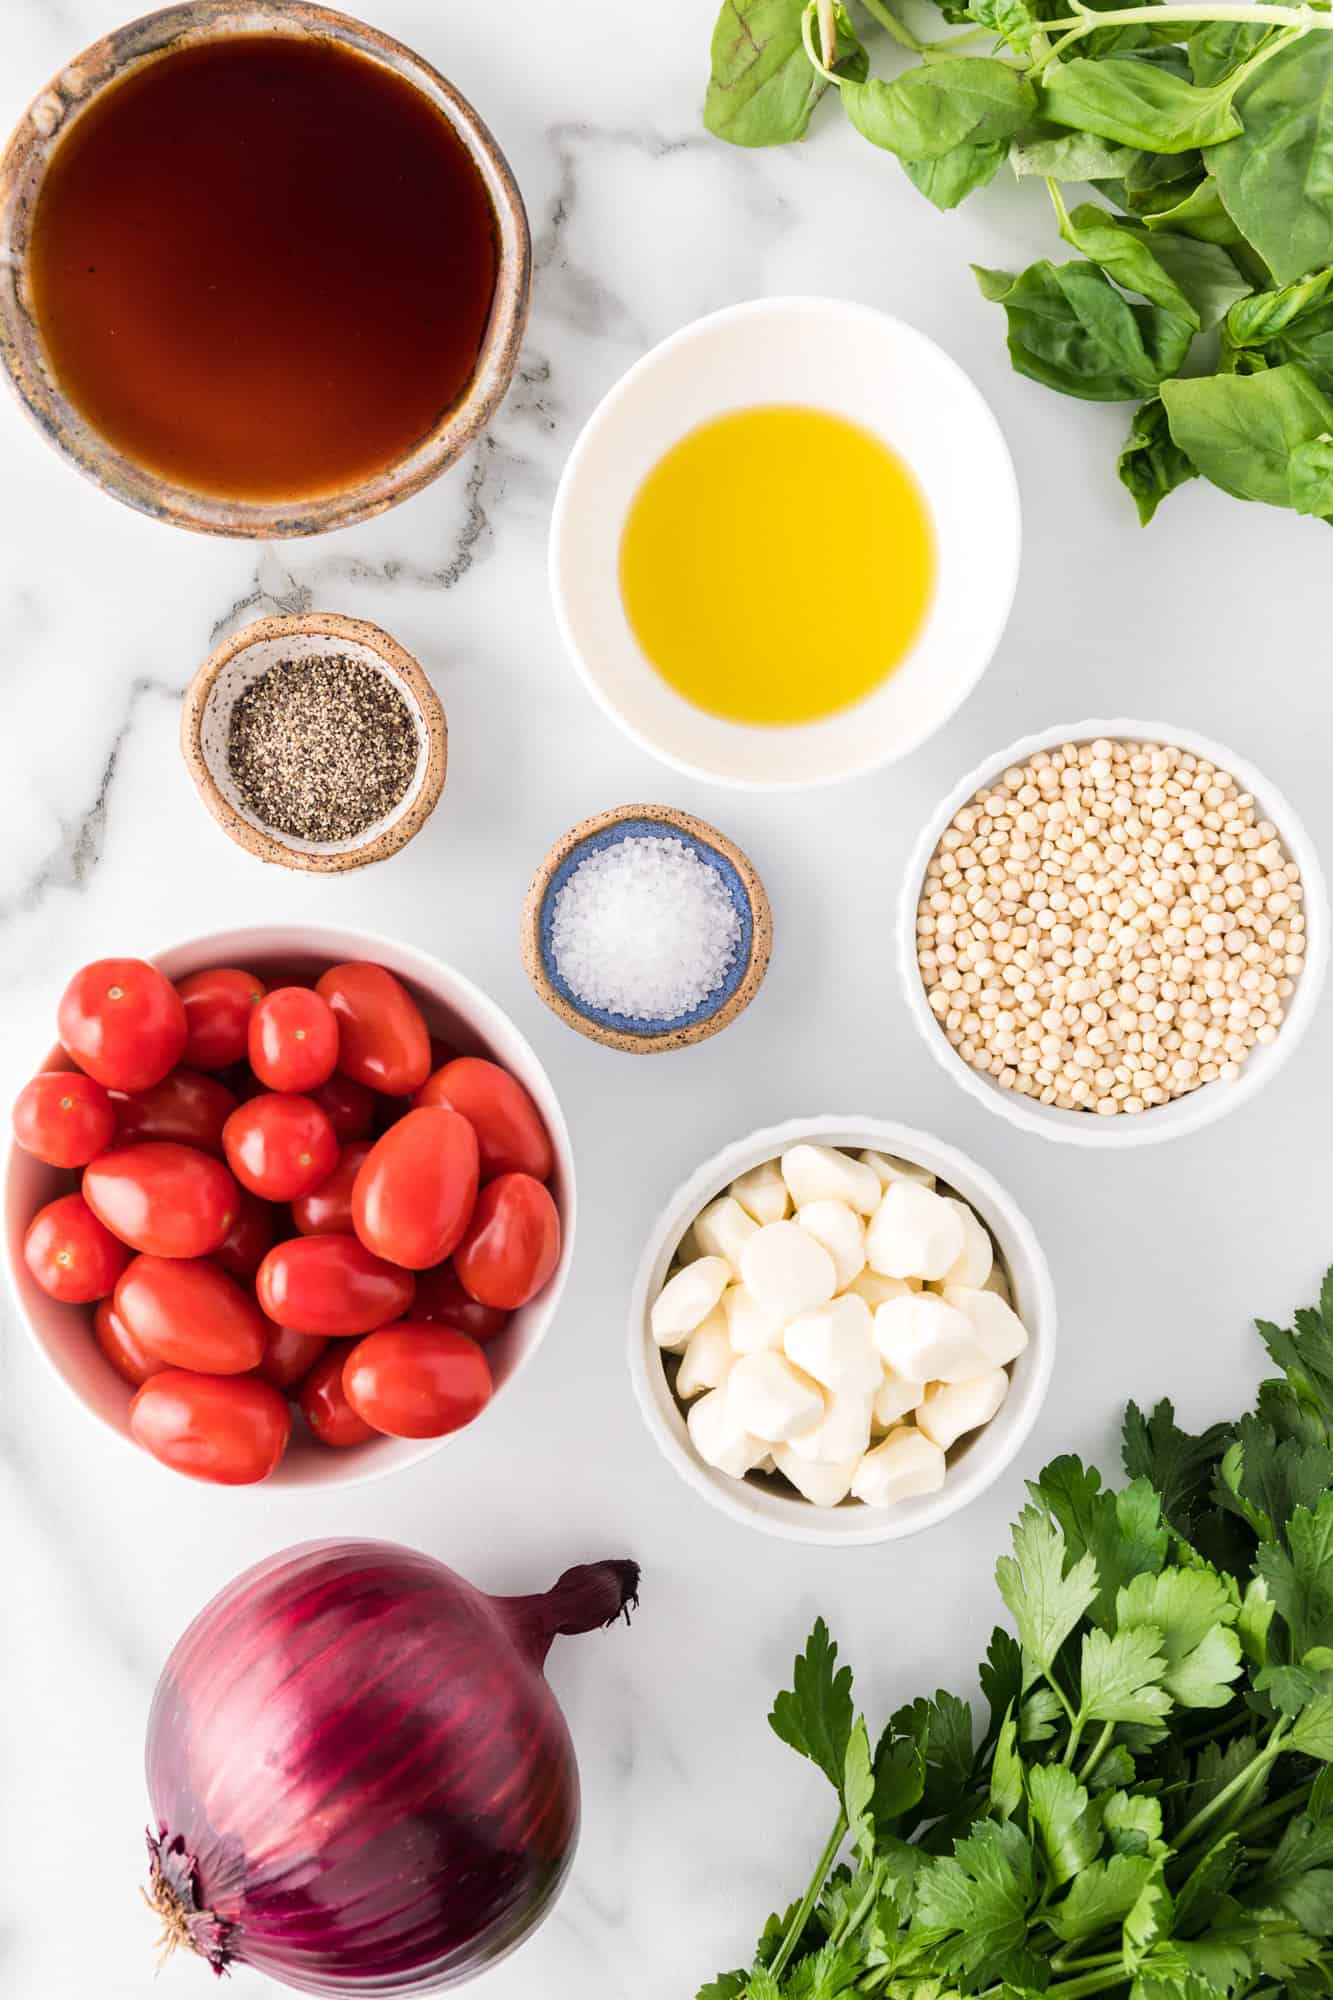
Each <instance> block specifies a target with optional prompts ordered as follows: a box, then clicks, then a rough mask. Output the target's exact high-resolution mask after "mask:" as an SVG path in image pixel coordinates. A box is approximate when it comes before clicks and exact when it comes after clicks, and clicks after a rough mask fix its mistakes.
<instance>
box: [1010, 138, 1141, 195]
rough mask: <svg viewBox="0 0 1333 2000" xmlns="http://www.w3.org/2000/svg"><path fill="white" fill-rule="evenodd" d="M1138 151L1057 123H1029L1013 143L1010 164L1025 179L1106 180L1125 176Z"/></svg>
mask: <svg viewBox="0 0 1333 2000" xmlns="http://www.w3.org/2000/svg"><path fill="white" fill-rule="evenodd" d="M1137 158H1138V154H1137V153H1136V152H1135V151H1134V149H1133V148H1132V147H1131V146H1116V145H1113V144H1112V143H1111V141H1110V140H1109V139H1095V138H1093V137H1092V135H1091V134H1090V133H1087V132H1065V131H1062V130H1061V128H1060V127H1059V126H1058V125H1035V126H1029V127H1028V129H1027V130H1026V131H1023V132H1020V133H1019V134H1018V135H1017V137H1016V138H1014V139H1013V140H1012V141H1011V142H1010V146H1009V164H1010V166H1011V167H1012V168H1013V170H1014V172H1015V173H1016V174H1017V175H1018V176H1019V178H1020V179H1022V178H1023V177H1024V176H1026V175H1028V174H1041V175H1042V176H1043V177H1044V178H1047V179H1050V180H1053V181H1104V180H1114V179H1116V178H1117V177H1118V176H1122V175H1124V174H1125V173H1126V172H1127V171H1128V169H1129V167H1130V165H1131V163H1132V162H1133V161H1134V160H1136V159H1137Z"/></svg>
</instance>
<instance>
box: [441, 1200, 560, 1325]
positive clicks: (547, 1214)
mask: <svg viewBox="0 0 1333 2000" xmlns="http://www.w3.org/2000/svg"><path fill="white" fill-rule="evenodd" d="M559 1261H560V1215H559V1212H558V1210H557V1209H556V1205H555V1203H554V1202H553V1201H552V1199H551V1197H550V1194H549V1193H548V1192H547V1190H546V1189H545V1188H544V1187H543V1186H542V1184H541V1182H540V1181H535V1180H533V1178H532V1176H531V1174H501V1175H500V1177H499V1179H498V1180H494V1181H489V1182H488V1183H487V1185H486V1186H485V1187H484V1188H483V1189H482V1191H481V1193H480V1194H479V1195H478V1197H477V1206H476V1208H475V1210H474V1211H473V1215H472V1220H471V1222H470V1223H469V1224H468V1227H467V1234H466V1235H465V1236H464V1238H463V1240H462V1242H461V1243H460V1244H459V1246H458V1248H457V1250H455V1252H454V1269H455V1270H456V1271H457V1273H458V1275H459V1278H460V1279H461V1281H462V1284H463V1289H464V1290H465V1291H467V1292H470V1293H471V1294H472V1297H473V1298H474V1299H479V1300H480V1301H481V1303H482V1305H484V1306H504V1307H506V1308H507V1309H508V1310H509V1311H511V1312H512V1311H514V1310H515V1308H516V1307H518V1306H523V1305H526V1304H527V1302H528V1300H529V1299H531V1298H534V1297H535V1296H536V1294H537V1293H538V1292H539V1291H540V1290H541V1288H542V1286H543V1285H544V1284H545V1283H546V1281H547V1279H548V1278H549V1277H550V1275H551V1273H552V1271H554V1269H555V1267H556V1265H557V1264H558V1263H559Z"/></svg>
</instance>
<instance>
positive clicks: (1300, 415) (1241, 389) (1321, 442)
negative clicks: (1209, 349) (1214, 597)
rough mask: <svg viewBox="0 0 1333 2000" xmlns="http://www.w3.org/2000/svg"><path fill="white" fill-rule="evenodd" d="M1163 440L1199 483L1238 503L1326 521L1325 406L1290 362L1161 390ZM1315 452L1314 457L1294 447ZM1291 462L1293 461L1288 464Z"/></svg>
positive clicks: (1331, 493)
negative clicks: (1322, 515)
mask: <svg viewBox="0 0 1333 2000" xmlns="http://www.w3.org/2000/svg"><path fill="white" fill-rule="evenodd" d="M1162 401H1163V403H1164V405H1165V407H1166V414H1167V421H1168V423H1169V424H1170V427H1171V436H1172V439H1173V441H1174V443H1175V444H1176V445H1177V446H1178V448H1179V449H1180V450H1181V451H1183V452H1184V453H1185V454H1186V456H1187V457H1188V458H1189V459H1190V460H1191V461H1192V462H1193V464H1194V465H1195V466H1196V467H1197V469H1198V470H1199V471H1200V472H1201V473H1202V474H1203V475H1204V477H1205V479H1211V480H1212V482H1213V484H1214V485H1215V486H1220V487H1221V488H1222V489H1223V491H1224V492H1227V493H1233V494H1235V496H1236V498H1237V499H1238V500H1262V501H1266V502H1267V503H1268V505H1269V506H1272V507H1293V508H1295V509H1296V510H1297V511H1298V512H1300V513H1310V512H1314V511H1316V504H1315V503H1317V501H1318V500H1319V499H1320V498H1321V496H1322V497H1325V498H1326V500H1327V504H1326V506H1325V507H1324V509H1323V511H1324V512H1326V513H1333V474H1330V471H1329V456H1330V455H1329V453H1328V451H1327V450H1326V449H1325V447H1326V443H1327V440H1328V439H1329V438H1330V437H1331V436H1333V402H1331V401H1330V400H1329V398H1328V397H1327V396H1326V395H1325V394H1324V392H1323V391H1322V389H1320V387H1319V386H1318V384H1317V383H1316V382H1315V381H1314V380H1313V379H1312V377H1311V376H1310V375H1309V374H1307V372H1306V371H1305V369H1304V368H1302V367H1300V366H1299V365H1298V364H1297V363H1295V362H1290V363H1287V364H1286V365H1285V366H1283V367H1280V368H1269V369H1266V370H1265V371H1264V372H1263V373H1262V374H1260V375H1203V376H1196V377H1195V378H1193V379H1192V380H1190V381H1183V382H1164V383H1163V385H1162ZM1314 445H1318V446H1319V447H1320V449H1319V450H1318V451H1313V452H1312V451H1308V450H1302V447H1308V446H1314ZM1293 461H1295V462H1294V463H1293Z"/></svg>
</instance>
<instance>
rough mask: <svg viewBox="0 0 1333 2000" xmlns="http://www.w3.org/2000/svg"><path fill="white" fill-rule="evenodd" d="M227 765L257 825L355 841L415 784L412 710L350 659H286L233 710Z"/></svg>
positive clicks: (301, 836) (372, 671)
mask: <svg viewBox="0 0 1333 2000" xmlns="http://www.w3.org/2000/svg"><path fill="white" fill-rule="evenodd" d="M227 761H228V763H229V764H230V766H231V772H232V776H233V778H234V779H235V781H236V786H237V789H238V791H239V792H240V795H241V799H242V801H243V803H244V804H245V806H246V807H247V809H248V810H249V811H250V812H252V813H253V814H254V816H255V818H256V819H258V820H262V821H263V823H264V825H265V826H269V827H272V828H273V829H274V831H275V832H277V833H285V834H290V835H292V836H294V837H295V838H296V839H298V840H330V841H339V840H354V839H355V838H356V836H357V835H358V834H361V833H364V832H365V830H366V828H367V827H369V826H373V825H374V824H375V822H376V820H380V819H383V817H384V815H385V814H386V813H388V812H391V811H392V810H393V808H394V807H395V806H396V805H397V804H398V802H399V800H400V799H401V798H402V797H403V795H404V793H405V792H406V791H407V789H408V786H409V785H410V784H411V782H412V777H413V773H414V772H415V770H416V765H417V732H416V728H415V726H414V723H413V720H412V711H411V710H410V708H409V707H408V705H407V703H406V702H405V701H404V699H403V697H402V695H401V694H399V692H398V690H397V688H396V687H394V685H393V683H392V682H391V681H390V680H389V679H388V678H387V677H386V676H385V675H384V674H382V673H380V672H379V671H378V670H377V669H376V668H374V667H369V666H366V665H365V664H364V662H362V661H360V660H354V659H350V658H349V657H348V656H347V654H345V653H329V654H324V655H317V656H315V657H312V658H306V659H297V660H279V661H278V662H277V663H276V665H274V666H271V667H269V668H268V670H267V671H266V672H265V673H262V674H260V675H259V676H258V678H257V679H255V680H253V681H251V683H250V685H249V687H247V688H246V689H245V691H244V693H242V694H241V695H240V696H239V697H238V698H237V701H236V703H235V706H234V707H233V709H232V712H231V728H230V732H229V735H228V741H227Z"/></svg>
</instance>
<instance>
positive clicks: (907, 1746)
mask: <svg viewBox="0 0 1333 2000" xmlns="http://www.w3.org/2000/svg"><path fill="white" fill-rule="evenodd" d="M874 1774H875V1789H874V1796H873V1798H872V1800H871V1806H870V1810H871V1813H872V1815H873V1817H874V1821H875V1826H876V1829H877V1830H878V1831H879V1832H880V1833H884V1832H885V1831H887V1830H889V1829H891V1828H892V1827H893V1826H894V1825H895V1824H896V1823H897V1822H898V1821H899V1820H900V1819H902V1818H903V1817H904V1816H905V1815H906V1814H907V1813H910V1812H911V1810H912V1808H913V1806H916V1805H919V1804H920V1803H921V1795H922V1793H923V1792H924V1790H925V1788H926V1759H925V1753H924V1751H923V1750H922V1748H921V1745H920V1744H919V1743H917V1742H916V1741H915V1740H914V1739H913V1738H912V1737H910V1736H900V1735H899V1734H898V1732H897V1731H896V1730H895V1728H894V1726H893V1724H892V1723H890V1724H889V1726H888V1728H887V1729H886V1730H885V1731H884V1734H883V1735H882V1736H881V1737H880V1739H879V1742H878V1743H877V1744H876V1745H875V1761H874Z"/></svg>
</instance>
